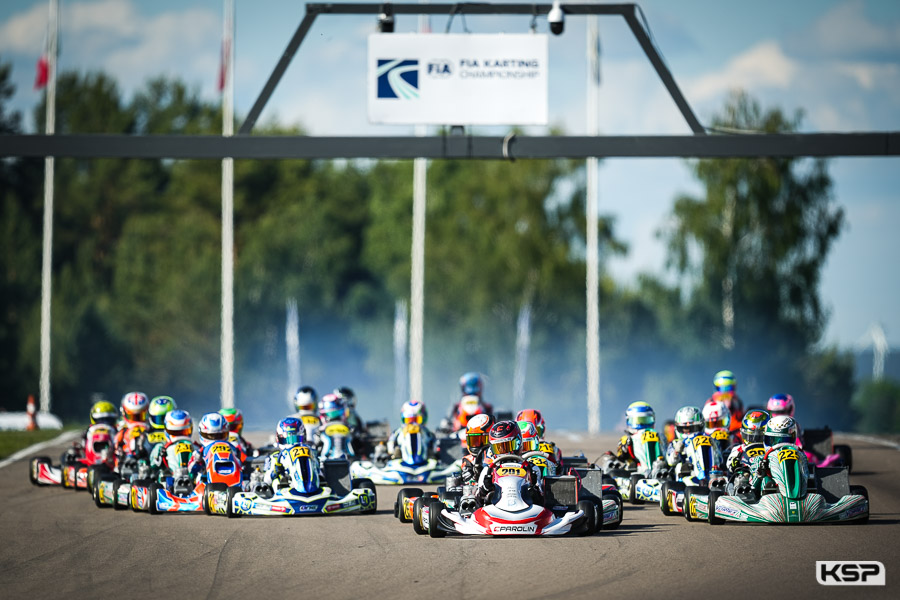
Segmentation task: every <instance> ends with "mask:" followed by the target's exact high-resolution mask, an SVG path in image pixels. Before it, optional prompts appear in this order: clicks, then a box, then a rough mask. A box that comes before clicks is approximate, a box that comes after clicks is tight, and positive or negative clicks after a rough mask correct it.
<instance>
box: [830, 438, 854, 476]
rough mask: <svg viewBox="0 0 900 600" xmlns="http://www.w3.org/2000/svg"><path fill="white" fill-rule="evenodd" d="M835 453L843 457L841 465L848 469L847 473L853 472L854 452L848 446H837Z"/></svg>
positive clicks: (835, 446)
mask: <svg viewBox="0 0 900 600" xmlns="http://www.w3.org/2000/svg"><path fill="white" fill-rule="evenodd" d="M834 451H835V453H837V454H838V455H839V456H840V457H841V464H843V465H844V466H845V467H847V472H848V473H852V472H853V450H852V449H851V448H850V446H848V445H847V444H835V445H834Z"/></svg>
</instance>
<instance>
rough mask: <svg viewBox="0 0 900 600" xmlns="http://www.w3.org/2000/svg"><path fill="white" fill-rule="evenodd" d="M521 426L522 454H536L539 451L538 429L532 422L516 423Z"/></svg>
mask: <svg viewBox="0 0 900 600" xmlns="http://www.w3.org/2000/svg"><path fill="white" fill-rule="evenodd" d="M516 425H518V426H519V435H520V436H521V437H522V452H523V453H525V452H534V451H535V450H537V449H538V442H539V441H540V440H539V439H538V434H537V429H536V428H535V426H534V423H532V422H531V421H516Z"/></svg>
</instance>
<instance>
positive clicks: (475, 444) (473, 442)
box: [466, 433, 488, 448]
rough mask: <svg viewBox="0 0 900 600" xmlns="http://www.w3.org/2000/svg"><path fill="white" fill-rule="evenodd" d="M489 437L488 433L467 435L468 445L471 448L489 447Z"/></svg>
mask: <svg viewBox="0 0 900 600" xmlns="http://www.w3.org/2000/svg"><path fill="white" fill-rule="evenodd" d="M487 443H488V436H487V434H486V433H467V434H466V445H467V446H468V447H469V448H483V447H484V446H487Z"/></svg>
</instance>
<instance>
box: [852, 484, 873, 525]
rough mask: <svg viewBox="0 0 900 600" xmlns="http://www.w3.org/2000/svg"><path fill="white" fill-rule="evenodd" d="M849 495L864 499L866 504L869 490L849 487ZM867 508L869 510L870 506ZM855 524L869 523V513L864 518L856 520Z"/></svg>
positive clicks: (862, 487)
mask: <svg viewBox="0 0 900 600" xmlns="http://www.w3.org/2000/svg"><path fill="white" fill-rule="evenodd" d="M850 493H851V494H854V495H857V496H862V497H863V498H865V499H866V501H867V502H868V500H869V490H867V489H866V488H865V487H864V486H861V485H851V486H850ZM869 508H870V509H871V505H869ZM856 522H857V523H868V522H869V513H868V512H867V513H866V516H865V517H863V518H862V519H857V520H856Z"/></svg>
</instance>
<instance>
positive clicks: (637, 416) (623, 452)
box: [613, 402, 656, 470]
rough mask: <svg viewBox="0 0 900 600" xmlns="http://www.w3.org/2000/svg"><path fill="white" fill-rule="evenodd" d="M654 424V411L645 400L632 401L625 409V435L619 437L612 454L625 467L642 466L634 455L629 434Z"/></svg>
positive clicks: (651, 426) (651, 427) (649, 427)
mask: <svg viewBox="0 0 900 600" xmlns="http://www.w3.org/2000/svg"><path fill="white" fill-rule="evenodd" d="M655 425H656V413H655V412H654V411H653V407H651V406H650V405H649V404H647V403H646V402H632V403H631V404H629V405H628V408H626V409H625V435H623V436H622V437H621V438H620V439H619V443H618V445H617V446H616V452H615V454H614V455H613V456H615V459H616V460H617V461H619V462H622V463H624V465H625V468H626V469H631V470H634V469H638V468H640V467H641V466H643V465H640V464H639V461H638V459H637V457H636V456H635V455H634V442H633V441H632V439H631V436H633V435H634V434H636V433H638V432H639V431H644V430H646V429H653V427H654V426H655ZM646 466H647V467H650V466H651V465H646Z"/></svg>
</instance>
